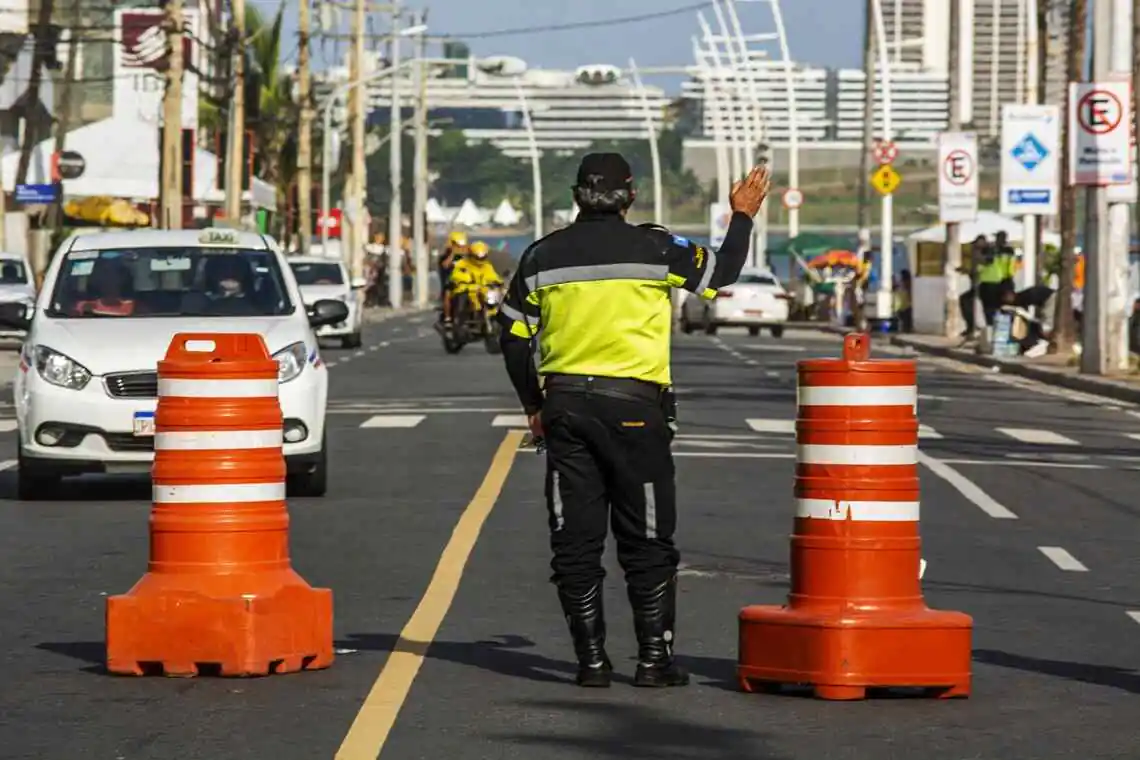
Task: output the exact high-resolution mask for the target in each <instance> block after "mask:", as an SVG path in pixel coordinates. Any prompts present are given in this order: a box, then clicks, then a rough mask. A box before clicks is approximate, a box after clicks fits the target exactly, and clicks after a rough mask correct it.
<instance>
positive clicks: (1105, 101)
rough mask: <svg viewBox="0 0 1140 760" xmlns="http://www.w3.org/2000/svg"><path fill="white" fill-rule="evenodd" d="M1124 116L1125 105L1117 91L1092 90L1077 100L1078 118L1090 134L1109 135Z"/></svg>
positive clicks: (1082, 127)
mask: <svg viewBox="0 0 1140 760" xmlns="http://www.w3.org/2000/svg"><path fill="white" fill-rule="evenodd" d="M1123 118H1124V105H1123V104H1122V103H1121V102H1120V98H1118V97H1116V93H1114V92H1109V91H1108V90H1090V91H1089V92H1086V93H1085V95H1084V97H1083V98H1081V99H1080V101H1078V102H1077V120H1078V121H1079V122H1080V125H1081V129H1083V130H1084V131H1086V132H1088V133H1089V134H1090V135H1107V134H1108V133H1109V132H1112V131H1113V130H1114V129H1116V128H1117V127H1118V126H1120V122H1121V121H1122V120H1123Z"/></svg>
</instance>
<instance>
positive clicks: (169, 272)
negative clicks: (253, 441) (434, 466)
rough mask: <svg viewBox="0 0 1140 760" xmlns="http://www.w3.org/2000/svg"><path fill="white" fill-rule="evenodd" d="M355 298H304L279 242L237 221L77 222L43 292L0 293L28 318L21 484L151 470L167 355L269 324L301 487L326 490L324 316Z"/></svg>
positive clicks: (291, 481) (16, 392) (294, 476)
mask: <svg viewBox="0 0 1140 760" xmlns="http://www.w3.org/2000/svg"><path fill="white" fill-rule="evenodd" d="M346 312H347V307H346V306H345V304H344V303H342V302H340V301H336V300H323V301H317V302H316V303H314V304H312V306H311V307H310V308H309V309H308V310H306V308H305V307H304V305H303V303H302V299H301V294H300V291H299V290H298V288H297V284H296V281H295V280H294V278H293V274H292V271H291V270H290V268H289V266H288V265H287V264H286V262H285V259H284V256H283V255H282V253H281V251H280V248H279V246H278V245H277V244H276V243H275V242H274V241H273V240H272V239H270V238H267V237H264V236H262V235H259V234H256V233H251V232H237V231H231V230H218V229H210V230H203V231H198V230H186V231H181V230H167V231H150V230H146V231H133V232H109V233H103V234H100V235H79V236H75V237H72V238H71V239H69V240H67V241H65V242H64V243H63V244H62V245H61V247H60V249H59V250H58V251H57V252H56V255H55V256H54V257H53V259H52V262H51V265H50V266H49V268H48V271H47V273H46V275H45V277H44V282H43V287H42V288H41V289H40V293H39V296H38V297H37V299H36V301H35V302H34V303H33V304H24V303H18V302H16V303H3V304H0V323H3V324H6V325H8V326H10V327H13V328H15V329H22V330H27V339H26V340H25V342H24V346H23V349H22V352H21V356H20V367H19V369H18V370H17V372H16V378H15V381H14V387H13V396H14V401H15V407H16V420H17V426H18V432H19V450H18V454H17V457H18V462H19V497H20V498H21V499H25V500H32V499H40V498H46V497H48V496H49V495H50V494H51V493H52V491H53V490H54V486H55V485H56V484H58V482H59V480H60V479H61V478H63V477H65V476H69V475H80V474H86V473H119V472H149V470H150V466H151V462H152V461H153V458H154V410H155V405H156V403H157V399H156V396H157V392H158V379H157V375H156V371H157V364H158V361H159V360H160V359H162V357H163V356H164V355H165V354H166V350H167V347H168V346H169V345H170V342H171V340H172V339H173V338H174V336H175V334H177V333H181V332H249V333H259V334H260V335H261V336H262V337H263V338H264V339H265V343H266V345H267V346H268V348H269V350H270V352H271V353H272V354H273V357H274V359H276V361H277V366H278V381H279V383H280V402H281V409H282V412H283V416H284V418H285V420H284V453H285V457H286V463H287V466H288V485H289V490H290V492H291V493H293V494H294V495H305V496H322V495H324V493H325V490H326V485H327V479H328V470H327V455H326V445H325V411H326V403H327V398H328V370H327V368H326V367H325V366H324V364H323V363H322V361H321V358H320V353H319V352H318V350H317V341H316V336H315V335H314V334H313V327H317V326H320V325H324V324H332V323H336V322H341V321H343V320H344V319H345V317H346V316H347V313H346Z"/></svg>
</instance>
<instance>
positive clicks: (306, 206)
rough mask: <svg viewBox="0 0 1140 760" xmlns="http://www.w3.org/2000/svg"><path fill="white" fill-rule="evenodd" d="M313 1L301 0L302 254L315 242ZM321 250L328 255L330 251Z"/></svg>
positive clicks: (299, 196) (299, 201)
mask: <svg viewBox="0 0 1140 760" xmlns="http://www.w3.org/2000/svg"><path fill="white" fill-rule="evenodd" d="M309 2H310V0H298V1H297V6H298V7H299V8H300V13H301V18H300V23H299V37H300V39H299V43H300V47H299V50H298V58H299V60H298V67H299V71H298V78H297V89H298V93H297V95H298V98H299V99H300V101H301V119H300V124H299V125H298V129H297V236H298V237H299V238H300V239H301V254H302V255H305V256H307V255H308V254H309V251H310V249H311V247H312V242H313V228H312V219H313V103H312V93H311V87H312V74H311V72H310V71H309V66H310V63H309V35H310V33H311V24H310V13H309V10H310V9H309ZM321 221H322V222H323V221H324V220H321ZM321 253H322V254H323V255H326V256H327V255H328V252H327V251H321Z"/></svg>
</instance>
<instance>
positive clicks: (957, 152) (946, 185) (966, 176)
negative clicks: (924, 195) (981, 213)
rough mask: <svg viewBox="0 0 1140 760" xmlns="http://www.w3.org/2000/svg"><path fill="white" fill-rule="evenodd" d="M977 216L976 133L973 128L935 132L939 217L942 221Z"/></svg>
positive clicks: (953, 220) (969, 218) (950, 222)
mask: <svg viewBox="0 0 1140 760" xmlns="http://www.w3.org/2000/svg"><path fill="white" fill-rule="evenodd" d="M977 217H978V137H977V135H975V134H974V133H973V132H942V133H941V134H939V135H938V218H939V220H940V221H941V222H942V223H943V224H956V223H961V222H972V221H974V220H975V219H976V218H977Z"/></svg>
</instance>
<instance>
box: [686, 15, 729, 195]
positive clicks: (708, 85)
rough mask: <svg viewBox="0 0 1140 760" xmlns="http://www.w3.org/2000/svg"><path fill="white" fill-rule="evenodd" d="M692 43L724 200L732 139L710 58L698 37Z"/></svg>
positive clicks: (727, 184) (717, 182)
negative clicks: (724, 119) (724, 121)
mask: <svg viewBox="0 0 1140 760" xmlns="http://www.w3.org/2000/svg"><path fill="white" fill-rule="evenodd" d="M692 43H693V59H694V61H695V62H696V64H697V72H696V73H697V76H698V77H700V80H701V89H702V99H701V102H702V103H703V109H702V110H703V117H704V120H708V124H709V128H710V129H711V130H712V135H713V150H714V151H715V155H716V197H717V198H718V199H724V198H727V197H728V192H729V189H730V188H731V184H730V182H729V168H728V150H729V147H730V142H729V141H730V138H729V135H728V130H726V129H725V128H724V123H723V120H722V110H721V102H720V94H719V92H718V91H717V87H716V83H715V82H714V81H713V76H714V71H713V68H712V67H711V66H710V65H709V60H708V57H707V56H706V55H705V51H704V50H702V49H701V45H700V43H699V42H697V38H696V37H693V38H692Z"/></svg>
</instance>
